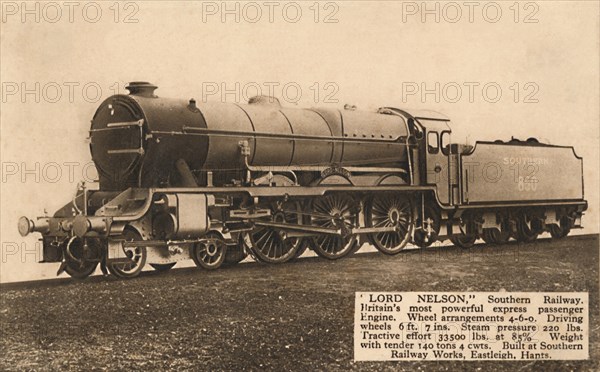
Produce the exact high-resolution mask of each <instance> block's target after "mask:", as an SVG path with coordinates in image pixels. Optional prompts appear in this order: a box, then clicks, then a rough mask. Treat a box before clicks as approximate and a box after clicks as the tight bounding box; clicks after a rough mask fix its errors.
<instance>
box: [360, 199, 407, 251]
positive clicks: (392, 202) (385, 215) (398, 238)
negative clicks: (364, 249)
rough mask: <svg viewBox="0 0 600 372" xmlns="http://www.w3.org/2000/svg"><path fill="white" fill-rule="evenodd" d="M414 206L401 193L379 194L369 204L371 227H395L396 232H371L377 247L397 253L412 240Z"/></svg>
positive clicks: (372, 240)
mask: <svg viewBox="0 0 600 372" xmlns="http://www.w3.org/2000/svg"><path fill="white" fill-rule="evenodd" d="M412 213H413V207H412V203H411V201H410V199H409V198H407V197H404V196H401V195H378V196H375V197H374V198H373V199H372V200H371V202H370V203H369V204H368V206H367V210H366V217H367V226H369V227H395V228H396V231H394V232H380V233H373V234H369V240H370V241H371V243H373V245H374V246H375V248H377V249H378V250H379V251H380V252H382V253H385V254H397V253H399V252H400V251H401V250H402V249H404V247H405V246H406V244H407V243H408V242H409V241H410V237H411V234H412V231H413V227H414V224H413V216H412Z"/></svg>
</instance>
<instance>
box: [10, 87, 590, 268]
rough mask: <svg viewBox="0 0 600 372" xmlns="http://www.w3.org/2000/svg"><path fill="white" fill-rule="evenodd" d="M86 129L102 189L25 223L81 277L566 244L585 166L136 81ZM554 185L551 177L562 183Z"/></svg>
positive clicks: (392, 123)
mask: <svg viewBox="0 0 600 372" xmlns="http://www.w3.org/2000/svg"><path fill="white" fill-rule="evenodd" d="M127 89H128V90H129V92H130V94H129V95H114V96H112V97H109V98H108V99H106V100H105V101H104V102H102V104H101V105H100V107H99V108H98V109H97V111H96V113H95V115H94V117H93V120H92V125H91V129H90V141H91V142H90V149H91V155H92V159H93V161H94V163H95V165H96V167H97V169H98V174H99V185H98V187H96V188H94V189H90V188H88V187H86V185H85V184H80V185H79V186H78V188H77V192H76V193H75V195H74V197H73V199H72V200H71V201H70V202H69V203H67V204H66V205H65V206H64V207H63V208H61V209H59V210H58V211H57V212H56V213H54V215H53V216H41V217H37V218H35V219H30V218H27V217H21V219H20V220H19V224H18V228H19V232H20V233H21V235H23V236H26V235H28V234H29V233H32V232H38V233H40V234H41V239H42V241H43V261H42V262H61V266H60V269H59V273H61V272H63V271H66V272H67V273H68V274H69V275H71V276H73V277H76V278H84V277H86V276H88V275H90V274H91V273H93V272H94V270H95V269H96V267H97V266H98V264H100V265H101V268H102V271H103V272H104V273H105V274H107V273H111V274H113V275H115V276H117V277H134V276H137V275H138V274H139V273H140V272H141V270H142V269H143V267H144V266H145V264H149V265H151V266H152V267H154V268H155V269H156V270H168V269H170V268H171V267H173V266H174V265H175V263H176V262H177V261H180V260H188V259H190V258H191V259H193V260H194V262H195V263H196V264H197V265H198V266H199V267H202V268H206V269H216V268H218V267H219V266H221V265H222V264H223V263H225V264H233V263H237V262H239V261H241V260H242V259H244V258H245V257H246V255H248V254H250V255H251V256H252V257H253V258H254V259H255V260H257V261H260V262H266V263H283V262H286V261H289V260H291V259H294V258H296V257H298V256H299V255H301V254H302V253H303V252H304V251H305V250H306V249H312V250H313V251H315V252H316V253H317V254H318V255H319V256H322V257H325V258H328V259H338V258H341V257H344V256H346V255H348V254H350V253H352V252H354V251H356V250H357V249H358V248H359V247H360V246H361V245H362V244H363V243H370V244H372V245H373V246H375V247H376V248H377V249H378V250H380V251H381V252H383V253H385V254H396V253H398V252H400V251H401V250H402V249H404V248H405V247H406V245H407V244H408V243H412V244H415V245H417V246H419V247H427V246H429V245H431V244H432V243H433V242H435V241H443V240H446V239H449V240H451V241H452V242H453V243H454V244H456V245H459V246H461V247H470V246H472V245H474V243H475V241H476V240H477V239H480V238H481V239H483V240H484V241H485V242H487V243H495V244H501V243H505V242H507V241H508V240H509V239H511V238H514V239H517V240H519V241H523V242H529V241H533V240H535V239H536V237H537V236H538V235H539V234H541V233H543V232H549V233H550V234H551V235H552V237H554V238H560V237H564V236H566V235H567V234H568V233H569V232H570V230H571V229H573V228H579V227H581V217H582V214H583V211H585V210H586V208H587V202H586V201H585V200H584V194H583V171H582V167H583V166H582V159H581V158H579V157H578V156H577V155H576V154H575V152H574V149H573V148H572V147H570V146H554V145H548V144H542V143H539V142H538V141H537V140H535V139H529V140H527V141H519V140H511V141H508V142H502V141H496V142H477V143H476V144H475V146H468V145H464V144H456V143H453V142H452V141H451V128H450V121H449V119H448V118H446V117H445V116H443V115H441V114H439V113H435V112H407V111H404V110H402V109H398V108H392V107H383V108H380V109H379V110H377V111H376V112H363V111H358V110H355V109H354V108H353V107H351V108H350V109H344V110H335V109H325V108H312V109H298V108H286V107H282V106H281V105H280V104H279V102H278V101H277V99H275V98H272V97H266V96H258V97H254V98H252V99H250V101H249V102H248V104H245V105H239V104H234V103H221V102H215V103H211V102H209V103H204V102H202V103H200V102H196V101H195V100H194V99H189V100H187V99H167V98H161V97H157V96H156V95H155V94H154V91H155V89H156V86H154V85H152V84H149V83H145V82H134V83H130V84H129V85H128V86H127ZM558 177H560V182H557V179H558Z"/></svg>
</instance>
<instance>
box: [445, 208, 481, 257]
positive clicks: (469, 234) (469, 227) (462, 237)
mask: <svg viewBox="0 0 600 372" xmlns="http://www.w3.org/2000/svg"><path fill="white" fill-rule="evenodd" d="M460 230H461V231H460V234H456V235H453V236H452V237H451V238H450V241H451V242H452V244H454V245H455V246H457V247H461V248H464V249H468V248H471V247H473V246H474V245H475V242H476V241H477V234H475V226H474V222H473V217H472V216H471V215H464V216H463V217H462V218H461V226H460Z"/></svg>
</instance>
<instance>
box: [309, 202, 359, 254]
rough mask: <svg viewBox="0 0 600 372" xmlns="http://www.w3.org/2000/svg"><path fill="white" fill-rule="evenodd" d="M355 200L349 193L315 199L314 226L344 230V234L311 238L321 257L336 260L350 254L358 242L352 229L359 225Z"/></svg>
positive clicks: (312, 211) (312, 208)
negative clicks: (351, 232)
mask: <svg viewBox="0 0 600 372" xmlns="http://www.w3.org/2000/svg"><path fill="white" fill-rule="evenodd" d="M357 212H358V210H357V207H356V202H355V200H354V199H353V198H352V197H350V196H349V195H347V194H342V193H331V194H327V195H325V196H321V197H318V198H316V199H315V200H313V202H312V203H311V205H310V222H311V224H312V225H313V226H318V227H325V228H331V229H340V230H342V235H341V236H340V235H335V234H320V235H317V236H313V237H311V238H310V240H309V242H310V247H311V248H312V249H313V250H314V251H315V252H316V253H317V254H318V255H319V256H321V257H324V258H327V259H330V260H336V259H339V258H342V257H344V256H346V255H348V254H349V253H350V252H352V250H353V249H354V248H355V246H356V244H357V240H358V239H357V237H356V235H354V234H350V230H351V229H353V228H355V227H356V226H357V225H358V213H357Z"/></svg>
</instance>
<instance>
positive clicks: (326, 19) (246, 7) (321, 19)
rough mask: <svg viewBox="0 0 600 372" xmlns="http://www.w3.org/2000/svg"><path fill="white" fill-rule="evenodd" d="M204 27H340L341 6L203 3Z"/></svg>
mask: <svg viewBox="0 0 600 372" xmlns="http://www.w3.org/2000/svg"><path fill="white" fill-rule="evenodd" d="M201 8H202V23H211V22H212V23H229V22H231V23H278V22H279V23H299V22H302V21H307V22H314V23H339V22H340V19H339V14H340V5H339V4H338V3H337V2H333V1H327V2H321V1H306V2H304V1H300V2H296V1H202V2H201Z"/></svg>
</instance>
